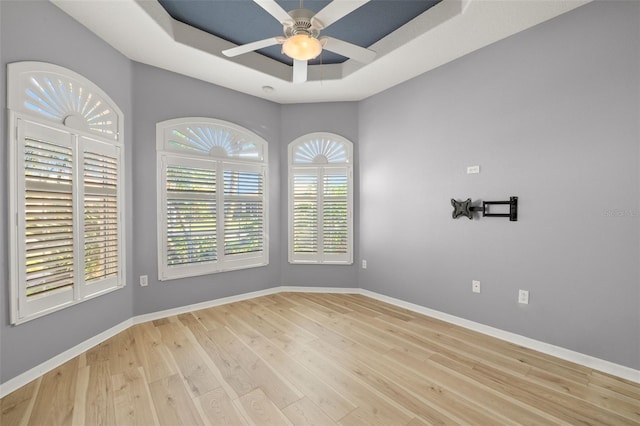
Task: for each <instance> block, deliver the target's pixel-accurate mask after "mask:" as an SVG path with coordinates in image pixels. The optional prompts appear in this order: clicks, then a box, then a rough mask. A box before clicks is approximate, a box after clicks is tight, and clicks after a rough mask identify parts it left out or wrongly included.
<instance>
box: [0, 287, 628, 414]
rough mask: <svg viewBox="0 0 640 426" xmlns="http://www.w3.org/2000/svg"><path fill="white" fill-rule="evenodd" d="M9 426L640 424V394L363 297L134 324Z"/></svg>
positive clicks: (24, 403)
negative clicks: (157, 425)
mask: <svg viewBox="0 0 640 426" xmlns="http://www.w3.org/2000/svg"><path fill="white" fill-rule="evenodd" d="M1 408H2V418H1V422H0V423H1V424H2V426H9V425H63V424H65V425H66V424H72V425H118V426H123V425H129V424H131V425H153V424H161V425H171V426H173V425H179V424H183V425H207V424H209V425H219V424H233V425H236V424H237V425H243V424H255V425H290V424H294V425H333V424H342V425H374V424H379V425H423V424H472V425H496V424H534V425H542V424H554V425H555V424H594V425H595V424H610V425H631V424H636V425H637V424H640V385H638V384H634V383H633V382H629V381H625V380H622V379H618V378H615V377H612V376H610V375H607V374H604V373H600V372H597V371H594V370H591V369H589V368H586V367H583V366H579V365H576V364H572V363H569V362H566V361H562V360H559V359H556V358H553V357H550V356H547V355H544V354H541V353H537V352H534V351H531V350H528V349H525V348H522V347H519V346H516V345H513V344H510V343H506V342H504V341H501V340H498V339H494V338H491V337H487V336H485V335H482V334H478V333H475V332H472V331H469V330H466V329H464V328H460V327H457V326H454V325H451V324H448V323H445V322H442V321H438V320H435V319H432V318H429V317H425V316H423V315H419V314H416V313H414V312H410V311H407V310H404V309H400V308H398V307H395V306H392V305H387V304H384V303H381V302H378V301H375V300H373V299H369V298H367V297H364V296H359V295H344V294H340V295H338V294H300V293H283V294H278V295H273V296H266V297H261V298H256V299H252V300H248V301H244V302H237V303H232V304H228V305H224V306H218V307H214V308H210V309H205V310H202V311H197V312H193V313H190V314H184V315H179V316H176V317H170V318H167V319H163V320H158V321H153V322H149V323H144V324H140V325H137V326H134V327H132V328H130V329H128V330H126V331H124V332H122V333H120V334H119V335H117V336H115V337H113V338H111V339H109V340H108V341H106V342H104V343H102V344H100V345H98V346H96V347H95V348H93V349H91V350H89V351H87V352H86V353H84V354H82V355H81V356H79V357H77V358H74V359H72V360H71V361H69V362H67V363H66V364H64V365H62V366H60V367H59V368H56V369H55V370H53V371H51V372H49V373H47V374H45V375H44V376H42V377H41V378H39V379H37V380H35V381H33V382H32V383H30V384H28V385H26V386H24V387H23V388H21V389H19V390H17V391H15V392H13V393H12V394H10V395H7V396H6V397H5V398H3V399H2V400H1Z"/></svg>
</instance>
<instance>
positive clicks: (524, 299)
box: [518, 290, 529, 305]
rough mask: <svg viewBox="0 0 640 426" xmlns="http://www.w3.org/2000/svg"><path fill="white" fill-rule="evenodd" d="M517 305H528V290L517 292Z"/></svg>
mask: <svg viewBox="0 0 640 426" xmlns="http://www.w3.org/2000/svg"><path fill="white" fill-rule="evenodd" d="M518 303H522V304H523V305H528V304H529V290H519V291H518Z"/></svg>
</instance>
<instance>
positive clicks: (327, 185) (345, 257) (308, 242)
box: [289, 133, 353, 264]
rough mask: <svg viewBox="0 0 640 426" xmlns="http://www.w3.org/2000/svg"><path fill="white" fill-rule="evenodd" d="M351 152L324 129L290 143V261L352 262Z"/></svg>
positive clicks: (349, 145) (344, 144) (341, 140)
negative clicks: (323, 131) (321, 131)
mask: <svg viewBox="0 0 640 426" xmlns="http://www.w3.org/2000/svg"><path fill="white" fill-rule="evenodd" d="M351 152H352V148H351V143H350V142H349V141H347V140H346V139H344V138H341V137H339V136H337V135H332V134H328V133H315V134H311V135H306V136H303V137H301V138H299V139H297V140H296V141H294V142H292V143H291V144H290V145H289V262H291V263H335V264H350V263H352V262H353V254H352V252H353V248H352V246H353V242H352V241H353V232H352V223H353V219H352V203H353V202H352V199H353V195H352V186H353V183H352V181H353V175H352V168H351Z"/></svg>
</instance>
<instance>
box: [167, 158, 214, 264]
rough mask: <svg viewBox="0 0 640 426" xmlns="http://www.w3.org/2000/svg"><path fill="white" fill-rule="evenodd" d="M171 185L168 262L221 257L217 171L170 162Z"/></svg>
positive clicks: (168, 203)
mask: <svg viewBox="0 0 640 426" xmlns="http://www.w3.org/2000/svg"><path fill="white" fill-rule="evenodd" d="M166 185H167V263H168V264H169V265H171V266H173V265H184V264H193V263H202V262H213V261H215V260H217V247H216V240H217V235H216V217H217V211H216V172H215V170H206V169H202V168H195V167H184V166H175V165H172V166H169V167H167V174H166Z"/></svg>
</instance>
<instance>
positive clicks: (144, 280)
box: [140, 275, 149, 287]
mask: <svg viewBox="0 0 640 426" xmlns="http://www.w3.org/2000/svg"><path fill="white" fill-rule="evenodd" d="M148 285H149V276H148V275H140V286H141V287H146V286H148Z"/></svg>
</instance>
